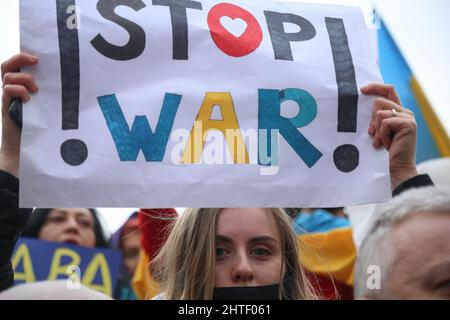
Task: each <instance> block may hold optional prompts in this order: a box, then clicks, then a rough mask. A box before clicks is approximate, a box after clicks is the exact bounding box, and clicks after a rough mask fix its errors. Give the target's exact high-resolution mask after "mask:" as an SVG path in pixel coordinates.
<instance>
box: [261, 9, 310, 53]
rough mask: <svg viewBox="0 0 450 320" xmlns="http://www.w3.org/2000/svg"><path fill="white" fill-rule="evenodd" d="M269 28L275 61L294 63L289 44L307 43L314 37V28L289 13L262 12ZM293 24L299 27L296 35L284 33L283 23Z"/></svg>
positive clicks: (303, 19)
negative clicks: (294, 42) (295, 42)
mask: <svg viewBox="0 0 450 320" xmlns="http://www.w3.org/2000/svg"><path fill="white" fill-rule="evenodd" d="M264 14H265V15H266V20H267V26H268V27H269V33H270V38H271V39H272V46H273V51H274V52H275V59H277V60H290V61H294V58H293V57H292V50H291V45H290V42H292V41H307V40H311V39H312V38H314V37H315V36H316V29H315V28H314V26H313V25H312V24H311V22H309V21H308V20H306V19H305V18H303V17H300V16H297V15H295V14H291V13H279V12H274V11H264ZM284 22H289V23H294V24H296V25H298V26H299V27H300V31H299V32H297V33H286V32H285V30H284V26H283V23H284Z"/></svg>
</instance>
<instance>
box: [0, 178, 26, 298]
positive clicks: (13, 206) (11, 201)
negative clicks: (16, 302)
mask: <svg viewBox="0 0 450 320" xmlns="http://www.w3.org/2000/svg"><path fill="white" fill-rule="evenodd" d="M31 211H32V210H31V209H19V179H17V178H16V177H14V176H12V175H10V174H9V173H6V172H3V171H0V292H1V291H3V290H5V289H7V288H9V287H11V286H12V285H13V282H14V272H13V269H12V265H11V256H12V253H13V250H14V247H15V245H16V242H17V239H18V238H19V237H20V234H21V232H22V230H23V229H24V228H25V225H26V224H27V221H28V218H29V217H30V214H31Z"/></svg>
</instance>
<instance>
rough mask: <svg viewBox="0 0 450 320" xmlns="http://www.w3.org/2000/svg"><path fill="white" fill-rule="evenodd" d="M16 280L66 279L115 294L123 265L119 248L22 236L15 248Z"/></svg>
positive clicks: (14, 265) (18, 282) (68, 281)
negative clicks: (97, 246)
mask: <svg viewBox="0 0 450 320" xmlns="http://www.w3.org/2000/svg"><path fill="white" fill-rule="evenodd" d="M12 264H13V268H14V282H15V284H20V283H24V282H35V281H44V280H57V279H67V284H68V286H72V288H76V286H79V285H80V284H81V285H84V286H85V287H88V288H91V289H93V290H97V291H100V292H102V293H104V294H106V295H109V296H111V297H112V296H113V293H114V290H115V287H116V284H117V280H118V277H119V272H120V268H121V264H122V253H121V252H120V251H117V250H109V249H99V248H85V247H80V246H76V245H72V244H67V243H54V242H48V241H41V240H36V239H31V238H20V239H19V241H18V242H17V244H16V247H15V249H14V253H13V257H12Z"/></svg>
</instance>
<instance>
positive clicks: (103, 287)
mask: <svg viewBox="0 0 450 320" xmlns="http://www.w3.org/2000/svg"><path fill="white" fill-rule="evenodd" d="M99 268H100V273H101V278H102V280H103V284H93V283H92V282H93V281H94V278H95V275H96V274H97V271H98V269H99ZM83 285H85V286H86V287H89V288H91V289H93V290H97V291H102V292H103V293H104V294H107V295H109V296H110V297H111V296H112V285H111V273H110V272H109V267H108V263H107V262H106V259H105V256H104V255H103V254H101V253H97V254H96V255H95V256H94V258H93V259H92V261H91V263H90V264H89V266H88V267H87V269H86V272H85V273H84V277H83Z"/></svg>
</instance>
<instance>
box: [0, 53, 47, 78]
mask: <svg viewBox="0 0 450 320" xmlns="http://www.w3.org/2000/svg"><path fill="white" fill-rule="evenodd" d="M38 61H39V59H38V58H37V57H36V56H33V55H31V54H29V53H24V52H21V53H19V54H16V55H15V56H13V57H11V58H10V59H8V60H6V61H5V62H3V63H2V64H1V72H2V79H3V77H4V76H5V74H7V73H9V72H17V71H18V70H20V68H21V67H23V66H28V65H34V64H36V63H38Z"/></svg>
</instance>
